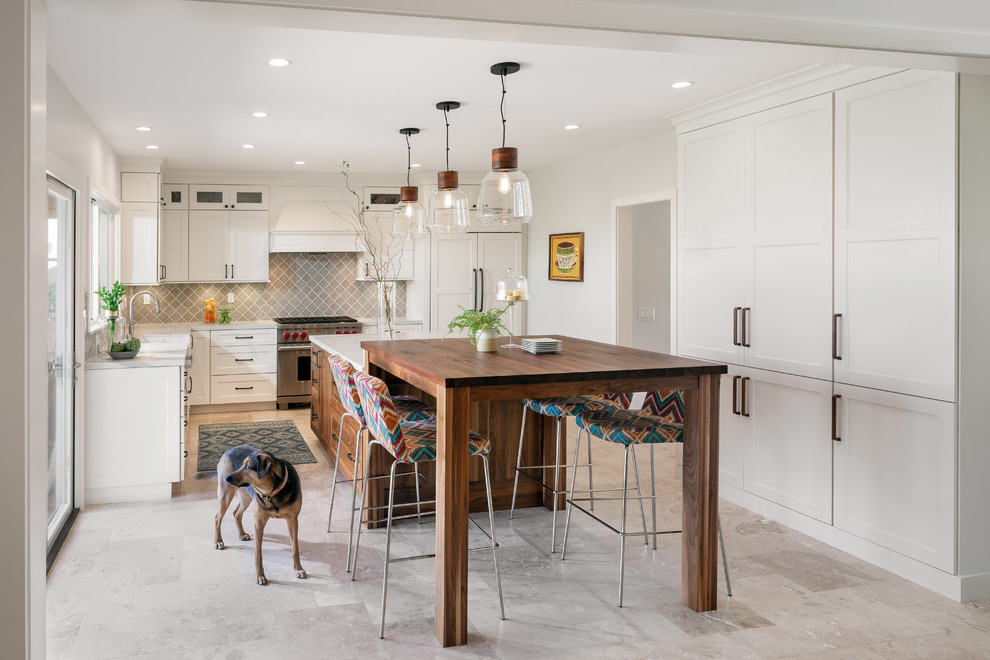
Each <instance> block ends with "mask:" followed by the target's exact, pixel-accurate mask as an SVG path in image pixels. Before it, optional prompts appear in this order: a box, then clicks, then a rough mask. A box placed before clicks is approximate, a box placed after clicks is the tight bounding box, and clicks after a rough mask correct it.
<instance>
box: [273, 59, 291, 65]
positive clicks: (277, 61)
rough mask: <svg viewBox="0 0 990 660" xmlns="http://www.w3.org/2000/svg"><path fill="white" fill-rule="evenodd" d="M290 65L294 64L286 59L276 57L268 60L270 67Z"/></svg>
mask: <svg viewBox="0 0 990 660" xmlns="http://www.w3.org/2000/svg"><path fill="white" fill-rule="evenodd" d="M290 64H292V62H290V61H289V60H287V59H285V58H284V57H274V58H272V59H270V60H268V66H289V65H290Z"/></svg>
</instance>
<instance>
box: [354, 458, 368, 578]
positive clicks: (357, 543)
mask: <svg viewBox="0 0 990 660" xmlns="http://www.w3.org/2000/svg"><path fill="white" fill-rule="evenodd" d="M366 453H367V456H365V457H364V475H363V478H362V480H361V513H360V515H359V516H358V521H357V524H358V528H357V530H358V531H357V538H356V539H355V540H354V565H353V566H352V567H351V581H353V580H354V578H355V577H357V558H358V550H360V548H361V527H362V520H363V519H364V509H365V507H366V506H367V505H368V472H370V471H371V447H368V451H367V452H366Z"/></svg>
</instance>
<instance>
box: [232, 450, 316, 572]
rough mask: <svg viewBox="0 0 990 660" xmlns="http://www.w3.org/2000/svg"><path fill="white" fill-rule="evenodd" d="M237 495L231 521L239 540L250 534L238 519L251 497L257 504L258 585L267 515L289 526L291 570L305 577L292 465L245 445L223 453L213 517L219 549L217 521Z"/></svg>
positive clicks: (299, 506)
mask: <svg viewBox="0 0 990 660" xmlns="http://www.w3.org/2000/svg"><path fill="white" fill-rule="evenodd" d="M235 493H236V494H237V496H238V502H237V504H236V505H235V506H234V523H236V525H237V535H238V538H239V539H240V540H242V541H250V540H251V536H250V535H249V534H248V533H247V532H245V531H244V526H243V525H242V524H241V518H242V517H243V516H244V512H245V511H247V508H248V507H249V506H251V502H252V500H253V501H254V502H256V503H257V504H258V507H257V509H256V511H255V516H254V568H255V574H256V578H257V582H258V584H260V585H262V586H264V585H266V584H268V579H267V578H266V577H265V568H264V566H263V565H262V563H261V541H262V538H263V537H264V534H265V525H266V524H267V523H268V519H269V518H283V519H285V524H286V525H287V526H288V528H289V542H290V544H291V545H292V569H293V570H294V571H295V572H296V577H297V578H299V579H305V578H306V571H305V570H303V567H302V564H301V563H299V511H300V510H301V509H302V482H301V481H300V479H299V473H298V472H296V469H295V468H294V467H292V464H291V463H289V462H287V461H283V460H281V459H278V458H276V457H275V456H273V455H272V454H269V453H267V452H263V451H258V450H257V449H255V448H254V447H251V446H249V445H238V446H236V447H232V448H230V449H228V450H227V451H225V452H224V453H223V456H221V457H220V461H219V462H218V463H217V502H218V505H219V510H218V511H217V519H216V537H215V539H214V542H215V545H216V549H217V550H223V549H224V548H225V546H224V544H223V537H222V536H221V535H220V523H221V521H222V520H223V517H224V514H226V513H227V508H228V507H229V506H230V503H231V501H232V500H233V499H234V494H235Z"/></svg>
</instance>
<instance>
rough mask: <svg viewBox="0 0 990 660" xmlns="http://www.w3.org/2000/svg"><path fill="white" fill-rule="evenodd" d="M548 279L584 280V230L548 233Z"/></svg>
mask: <svg viewBox="0 0 990 660" xmlns="http://www.w3.org/2000/svg"><path fill="white" fill-rule="evenodd" d="M549 261H550V275H549V279H551V280H557V281H559V282H583V281H584V232H583V231H582V232H577V233H570V234H550V259H549Z"/></svg>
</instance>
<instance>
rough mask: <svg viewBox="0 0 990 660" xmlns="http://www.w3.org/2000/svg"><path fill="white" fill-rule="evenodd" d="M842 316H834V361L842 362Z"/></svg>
mask: <svg viewBox="0 0 990 660" xmlns="http://www.w3.org/2000/svg"><path fill="white" fill-rule="evenodd" d="M841 318H842V314H832V359H833V360H841V359H842V357H841V356H840V355H839V319H841Z"/></svg>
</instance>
